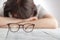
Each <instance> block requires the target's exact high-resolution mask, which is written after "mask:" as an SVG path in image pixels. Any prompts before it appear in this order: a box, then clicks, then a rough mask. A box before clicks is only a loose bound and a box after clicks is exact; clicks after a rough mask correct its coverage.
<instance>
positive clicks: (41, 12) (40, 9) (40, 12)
mask: <svg viewBox="0 0 60 40" xmlns="http://www.w3.org/2000/svg"><path fill="white" fill-rule="evenodd" d="M46 13H47V12H46V10H45V9H44V8H43V7H41V6H39V7H37V17H38V19H40V18H42V17H43V16H44V15H45V14H46Z"/></svg>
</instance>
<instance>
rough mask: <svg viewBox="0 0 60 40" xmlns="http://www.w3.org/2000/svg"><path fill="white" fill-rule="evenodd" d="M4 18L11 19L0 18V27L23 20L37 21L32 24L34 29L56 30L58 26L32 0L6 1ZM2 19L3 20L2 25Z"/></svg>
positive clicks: (50, 16)
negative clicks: (34, 25) (34, 26)
mask: <svg viewBox="0 0 60 40" xmlns="http://www.w3.org/2000/svg"><path fill="white" fill-rule="evenodd" d="M4 16H5V17H12V19H11V18H10V19H8V18H3V17H0V19H1V25H5V24H8V23H16V22H20V21H23V20H28V21H31V20H35V19H39V20H37V21H33V22H32V23H35V24H36V28H56V27H57V26H58V25H57V21H56V20H55V18H54V17H53V16H52V15H50V14H48V13H47V12H46V11H45V10H44V9H43V8H42V7H41V6H39V8H38V7H37V6H36V5H35V4H34V2H33V0H7V2H6V3H5V6H4ZM13 18H18V19H13ZM2 19H4V23H3V21H2ZM7 20H9V22H6V21H7ZM17 20H18V21H17ZM49 21H50V22H52V23H53V24H52V23H50V22H49ZM40 22H41V23H40ZM44 22H45V23H44ZM43 25H44V26H43Z"/></svg>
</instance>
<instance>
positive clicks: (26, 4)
mask: <svg viewBox="0 0 60 40" xmlns="http://www.w3.org/2000/svg"><path fill="white" fill-rule="evenodd" d="M4 9H5V11H7V12H10V13H11V14H12V16H13V17H16V18H21V19H27V18H30V17H32V16H35V15H36V14H37V9H36V6H35V4H34V2H33V0H13V1H12V0H7V2H6V5H5V7H4ZM5 14H7V13H5Z"/></svg>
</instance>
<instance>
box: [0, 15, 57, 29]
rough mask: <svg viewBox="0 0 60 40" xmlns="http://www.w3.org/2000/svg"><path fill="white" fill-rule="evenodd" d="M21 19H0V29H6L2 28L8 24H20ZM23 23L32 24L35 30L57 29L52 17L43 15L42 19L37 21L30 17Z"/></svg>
mask: <svg viewBox="0 0 60 40" xmlns="http://www.w3.org/2000/svg"><path fill="white" fill-rule="evenodd" d="M22 21H23V20H22V19H14V18H6V17H0V27H3V28H5V27H7V26H2V25H6V24H8V23H18V22H22ZM24 23H33V24H35V28H39V29H40V28H42V29H43V28H44V29H53V28H56V27H58V22H57V20H56V19H55V18H54V17H53V16H51V15H50V16H48V15H45V17H43V18H42V19H37V18H36V17H31V18H29V19H26V22H24Z"/></svg>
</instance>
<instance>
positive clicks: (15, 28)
mask: <svg viewBox="0 0 60 40" xmlns="http://www.w3.org/2000/svg"><path fill="white" fill-rule="evenodd" d="M34 26H35V24H31V23H25V24H18V23H9V24H8V29H9V30H10V31H11V32H18V31H19V29H20V28H22V29H23V30H24V31H25V32H32V31H33V29H34Z"/></svg>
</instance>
